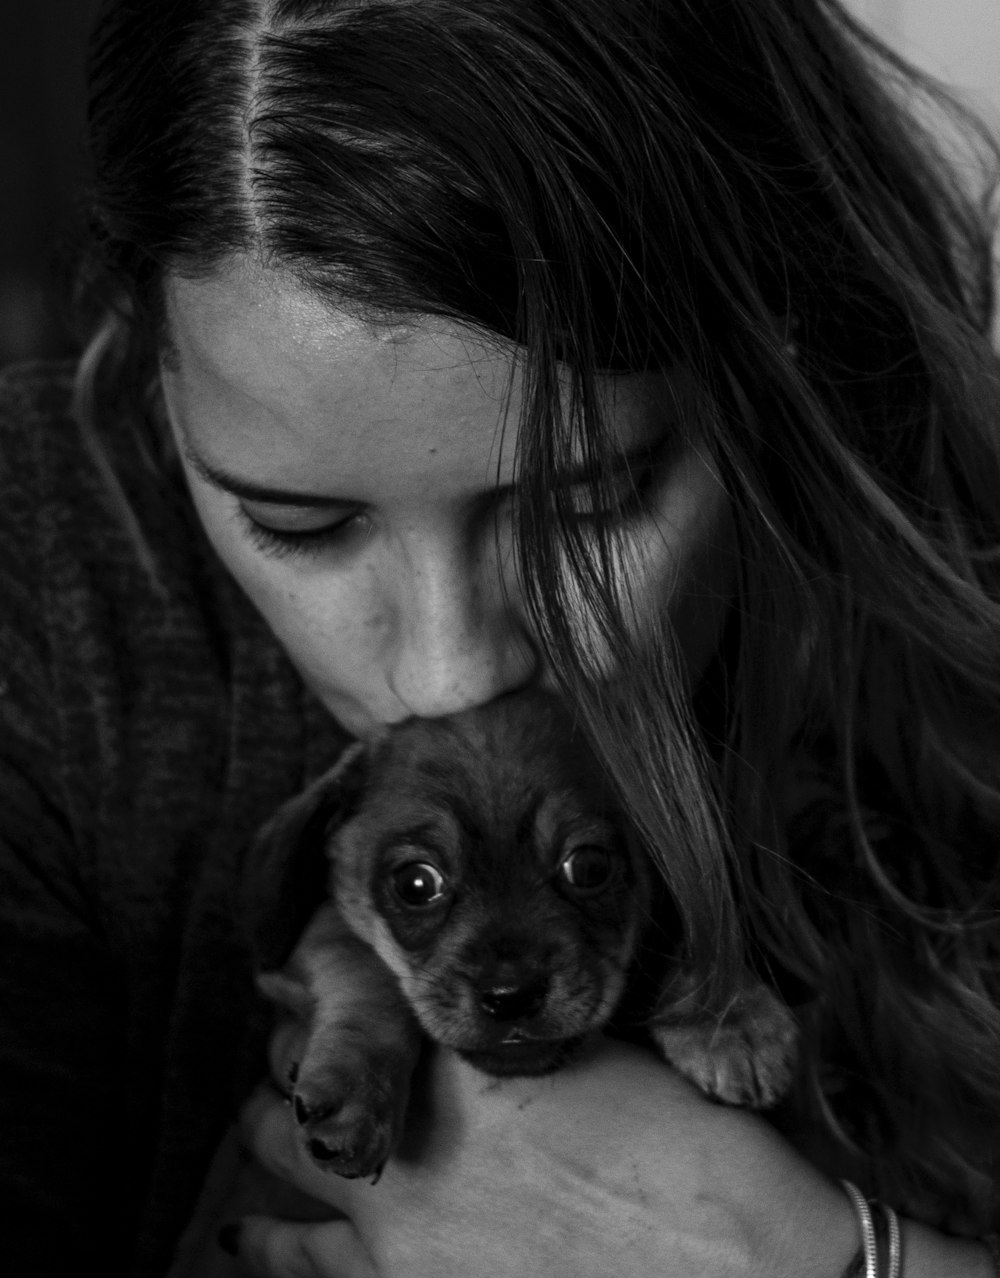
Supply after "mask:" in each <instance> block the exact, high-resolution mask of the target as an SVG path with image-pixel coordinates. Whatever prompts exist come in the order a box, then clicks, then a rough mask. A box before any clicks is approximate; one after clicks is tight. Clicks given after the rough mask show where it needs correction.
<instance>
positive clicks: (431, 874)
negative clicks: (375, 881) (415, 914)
mask: <svg viewBox="0 0 1000 1278" xmlns="http://www.w3.org/2000/svg"><path fill="white" fill-rule="evenodd" d="M392 888H393V891H394V892H395V893H396V895H397V896H398V897H399V899H400V900H401V901H402V902H403V904H404V905H410V906H414V907H417V908H419V907H420V906H422V905H434V904H436V903H437V902H438V901H440V899H441V898H442V897H443V896H444V889H445V881H444V875H443V874H442V873H441V871H440V870H439V869H438V868H437V867H436V866H434V865H431V864H430V863H429V862H427V861H409V862H407V864H406V865H400V866H398V867H397V868H396V869H395V870H393V872H392Z"/></svg>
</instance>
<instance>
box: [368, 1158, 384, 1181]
mask: <svg viewBox="0 0 1000 1278" xmlns="http://www.w3.org/2000/svg"><path fill="white" fill-rule="evenodd" d="M384 1171H385V1163H384V1162H383V1163H379V1165H378V1166H377V1167H376V1168H375V1171H374V1172H373V1173H372V1182H371V1183H372V1184H373V1185H377V1184H378V1183H379V1181H380V1180H381V1179H382V1173H383V1172H384Z"/></svg>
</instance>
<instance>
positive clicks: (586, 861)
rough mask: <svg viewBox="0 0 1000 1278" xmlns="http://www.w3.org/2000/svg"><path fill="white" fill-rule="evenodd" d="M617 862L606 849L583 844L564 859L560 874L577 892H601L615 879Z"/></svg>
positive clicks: (595, 845)
mask: <svg viewBox="0 0 1000 1278" xmlns="http://www.w3.org/2000/svg"><path fill="white" fill-rule="evenodd" d="M616 868H617V862H616V861H615V859H614V857H613V856H612V855H611V853H610V852H608V851H607V849H606V848H602V847H599V846H598V845H597V844H596V843H583V844H581V845H580V846H579V847H576V848H574V849H573V851H572V852H570V854H569V855H568V856H566V857H564V858H563V861H562V864H561V865H560V866H559V873H560V874H561V875H562V877H563V879H564V880H565V881H566V883H568V884H569V886H570V887H571V888H573V889H574V891H576V892H600V891H601V889H602V888H606V887H607V886H608V884H609V883H610V882H611V880H612V878H614V874H615V870H616Z"/></svg>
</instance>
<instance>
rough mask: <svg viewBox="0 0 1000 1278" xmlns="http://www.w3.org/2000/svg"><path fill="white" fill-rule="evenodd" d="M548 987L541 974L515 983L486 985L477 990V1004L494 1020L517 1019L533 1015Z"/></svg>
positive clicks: (543, 999)
mask: <svg viewBox="0 0 1000 1278" xmlns="http://www.w3.org/2000/svg"><path fill="white" fill-rule="evenodd" d="M548 989H549V986H548V981H546V980H545V978H544V977H541V976H539V977H535V978H534V979H533V980H529V981H524V982H522V983H520V984H517V985H499V984H497V985H488V986H486V987H484V988H483V989H481V990H480V991H479V1005H480V1007H482V1009H483V1011H484V1012H485V1013H486V1015H487V1016H489V1017H491V1018H492V1019H493V1020H494V1021H519V1020H522V1019H524V1018H525V1017H528V1016H534V1014H535V1013H536V1012H537V1011H538V1010H539V1008H540V1007H541V1006H542V1004H543V1003H544V1002H545V995H546V994H547V993H548Z"/></svg>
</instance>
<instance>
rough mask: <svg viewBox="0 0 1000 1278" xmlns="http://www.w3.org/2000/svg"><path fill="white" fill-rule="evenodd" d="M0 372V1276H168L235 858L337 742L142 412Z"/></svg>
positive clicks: (226, 1014) (221, 1053)
mask: <svg viewBox="0 0 1000 1278" xmlns="http://www.w3.org/2000/svg"><path fill="white" fill-rule="evenodd" d="M69 392H70V370H69V369H67V368H65V367H61V368H54V367H52V366H48V367H46V366H40V365H36V366H33V367H31V368H27V369H21V370H17V371H12V372H7V373H6V374H4V375H3V376H2V377H0V605H2V613H0V1221H2V1228H0V1268H2V1269H3V1271H4V1273H5V1274H8V1275H10V1276H11V1278H21V1276H22V1275H24V1276H25V1278H27V1276H28V1275H30V1276H31V1278H44V1276H45V1275H48V1274H57V1273H58V1274H60V1275H64V1274H72V1273H77V1272H82V1271H86V1266H87V1265H88V1262H89V1263H92V1264H93V1266H94V1269H95V1271H96V1272H98V1273H100V1274H101V1275H102V1278H113V1276H114V1275H119V1274H129V1275H144V1276H145V1275H160V1274H162V1273H164V1272H165V1270H166V1268H167V1266H168V1264H169V1262H170V1257H171V1254H172V1251H173V1247H174V1244H175V1241H176V1238H177V1236H178V1234H179V1233H180V1231H181V1230H182V1229H183V1226H184V1224H185V1222H186V1220H187V1218H188V1216H189V1214H190V1212H191V1209H192V1206H193V1203H194V1200H195V1198H196V1196H197V1192H198V1188H199V1185H200V1183H201V1178H202V1176H203V1173H204V1170H205V1167H206V1164H207V1161H208V1159H209V1157H210V1155H211V1152H212V1150H213V1148H214V1146H215V1143H216V1141H217V1140H218V1138H219V1135H220V1133H221V1132H222V1130H223V1129H224V1127H225V1126H226V1125H227V1124H228V1122H230V1121H231V1119H232V1116H233V1113H234V1111H235V1107H236V1105H237V1103H238V1099H239V1094H240V1088H241V1085H242V1084H243V1083H244V1082H245V1081H246V1078H245V1074H246V1065H245V1063H244V1061H243V1059H242V1052H243V1049H244V1047H245V1027H246V1023H247V1018H248V1014H249V1009H250V1007H251V1004H252V987H251V983H250V979H249V960H248V955H247V950H246V945H245V942H244V941H243V939H242V937H243V932H242V929H241V920H240V918H239V912H238V909H237V906H236V895H237V891H236V890H237V881H238V878H239V876H240V874H241V873H243V872H244V870H243V869H242V868H241V865H242V862H241V854H242V852H243V849H244V848H245V847H246V845H247V842H248V840H249V839H250V836H251V835H252V833H253V832H254V830H255V829H256V828H257V827H258V826H259V825H260V823H261V822H262V820H264V819H265V818H266V817H267V816H268V814H269V813H270V812H271V811H272V810H273V809H274V807H275V806H276V805H277V804H278V803H279V802H281V801H282V800H283V799H285V798H286V797H288V796H289V795H291V794H293V793H294V792H296V791H297V790H298V789H299V788H300V787H301V786H302V785H303V783H304V782H305V781H306V780H307V779H308V778H309V777H311V776H313V775H315V774H316V772H318V771H319V769H320V768H321V767H324V766H326V765H327V764H329V763H330V762H331V761H332V759H333V758H334V757H335V755H336V753H337V752H338V750H339V749H340V748H341V747H342V745H343V741H344V738H343V737H342V735H341V733H340V732H339V730H338V729H336V727H335V726H334V725H333V724H332V723H331V722H330V721H329V720H328V719H327V718H325V716H324V715H323V713H322V711H320V710H319V708H318V707H317V706H316V704H315V702H314V701H313V700H312V698H311V697H310V696H309V695H308V694H307V693H306V692H305V691H304V690H303V688H302V685H301V682H300V680H299V678H298V677H297V675H296V674H295V672H294V671H293V669H292V668H291V666H290V665H289V663H288V661H287V659H286V658H285V656H284V655H283V653H282V652H281V651H280V649H279V648H278V646H277V644H276V642H275V640H274V639H273V637H272V636H271V634H270V633H269V631H268V630H267V628H266V627H265V625H264V623H263V621H262V620H261V619H260V617H259V616H258V615H257V613H256V612H255V611H254V609H253V608H252V607H251V605H250V604H249V603H248V602H247V601H246V599H245V598H244V597H243V596H242V594H241V593H240V592H239V590H238V588H237V587H236V586H235V585H234V584H233V583H232V582H231V580H230V579H229V578H228V576H227V575H226V574H225V572H224V571H223V570H222V568H221V567H220V566H219V564H218V563H217V561H216V560H215V559H214V558H213V554H212V551H211V549H210V547H209V546H208V544H207V542H206V540H205V539H204V537H203V536H202V534H201V531H200V529H199V527H198V526H197V524H196V522H195V520H194V517H193V515H192V514H191V512H190V508H189V505H188V503H187V500H186V494H185V493H184V492H183V490H182V488H181V487H180V486H179V485H177V484H171V483H164V481H163V480H162V478H158V477H157V476H155V475H154V474H153V473H152V471H151V470H150V469H149V468H148V466H147V465H145V464H144V462H143V460H142V454H141V452H140V450H139V449H138V448H137V446H136V441H135V438H134V434H133V432H132V431H131V430H130V429H129V428H128V427H127V426H122V425H115V424H113V423H107V424H106V426H105V429H106V435H105V436H104V437H103V445H104V449H105V451H106V454H107V456H108V457H109V458H110V461H111V464H112V466H113V467H114V469H115V471H116V473H117V475H118V476H119V478H120V480H121V482H122V484H123V487H124V489H125V491H126V493H127V494H128V497H129V500H130V504H131V506H132V508H133V509H134V510H135V512H136V513H137V515H138V518H139V522H140V524H141V526H142V529H143V531H144V533H145V536H146V538H147V540H148V542H149V543H150V544H151V545H152V546H153V547H154V548H155V551H156V558H157V566H158V570H159V575H160V582H161V590H160V591H157V589H156V588H155V587H154V585H153V582H152V580H151V578H150V576H149V575H148V573H147V572H146V571H145V570H144V568H143V566H142V565H141V562H140V559H139V556H138V554H137V549H136V544H135V541H134V540H133V539H132V538H131V537H130V536H129V533H128V531H127V530H126V529H125V527H124V526H123V524H122V521H121V519H120V517H119V515H118V513H117V507H116V505H115V502H114V501H113V500H112V499H111V498H110V497H109V494H108V490H107V485H106V484H105V482H104V481H103V480H102V477H101V475H100V473H99V471H98V468H97V467H96V465H95V463H94V460H93V457H92V455H91V453H90V452H89V451H88V449H87V448H86V446H85V444H84V440H83V438H82V435H81V432H80V430H79V428H78V427H77V426H76V424H75V423H74V421H73V420H72V419H71V417H70V416H69V412H68V405H69Z"/></svg>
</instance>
